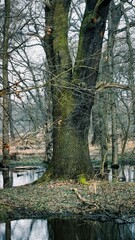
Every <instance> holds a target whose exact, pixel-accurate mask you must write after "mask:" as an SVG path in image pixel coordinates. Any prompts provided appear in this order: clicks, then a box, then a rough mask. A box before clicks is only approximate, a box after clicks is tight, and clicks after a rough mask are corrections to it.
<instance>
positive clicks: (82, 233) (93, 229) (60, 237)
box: [0, 219, 135, 240]
mask: <svg viewBox="0 0 135 240" xmlns="http://www.w3.org/2000/svg"><path fill="white" fill-rule="evenodd" d="M0 239H1V240H9V239H13V240H54V239H55V240H135V223H131V224H116V223H113V222H97V221H81V220H72V219H69V220H65V219H51V220H42V219H38V220H35V219H34V220H32V219H27V220H25V219H22V220H18V221H16V220H15V221H11V222H10V221H7V222H6V223H1V224H0Z"/></svg>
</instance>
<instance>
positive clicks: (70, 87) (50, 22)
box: [42, 0, 109, 180]
mask: <svg viewBox="0 0 135 240" xmlns="http://www.w3.org/2000/svg"><path fill="white" fill-rule="evenodd" d="M51 2H53V1H51ZM70 3H71V1H66V0H65V1H63V0H58V1H55V4H52V6H49V7H48V6H46V35H45V37H44V47H45V50H46V55H47V59H48V65H49V67H50V74H52V77H51V79H50V81H51V83H52V95H53V160H52V163H51V165H50V169H51V170H52V174H53V176H55V177H66V178H74V177H76V176H77V175H79V174H81V173H84V174H89V176H91V175H92V164H91V161H90V156H89V145H88V132H89V122H90V113H91V108H92V106H93V99H94V87H95V84H96V80H97V75H98V68H99V61H100V55H101V49H102V41H103V35H104V31H105V23H106V16H107V12H108V4H109V1H106V0H103V1H100V0H99V1H97V4H96V1H95V0H89V1H86V10H85V14H84V18H83V21H82V26H81V30H80V40H79V48H78V54H77V58H76V63H75V66H74V69H72V64H71V59H70V54H69V49H68V39H67V38H68V37H67V36H68V13H69V8H70ZM43 178H44V177H43ZM43 178H42V180H43Z"/></svg>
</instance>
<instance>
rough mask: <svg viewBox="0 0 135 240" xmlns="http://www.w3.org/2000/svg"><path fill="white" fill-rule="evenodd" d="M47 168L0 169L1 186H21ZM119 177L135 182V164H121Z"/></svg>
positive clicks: (35, 178) (118, 172)
mask: <svg viewBox="0 0 135 240" xmlns="http://www.w3.org/2000/svg"><path fill="white" fill-rule="evenodd" d="M44 171H45V169H43V168H37V169H32V170H24V171H22V170H21V171H19V170H18V171H16V170H9V171H5V170H4V171H0V188H3V187H15V186H21V185H25V184H28V183H32V182H34V181H35V180H37V179H38V178H39V177H41V176H42V175H43V173H44ZM116 171H117V172H116V174H117V178H118V179H119V180H120V181H123V180H124V181H126V182H134V181H135V166H129V165H126V166H123V167H121V166H120V169H118V170H116ZM107 178H108V180H109V181H112V179H113V173H112V170H110V172H109V174H108V177H107Z"/></svg>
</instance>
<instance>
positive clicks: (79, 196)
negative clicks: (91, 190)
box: [72, 188, 99, 209]
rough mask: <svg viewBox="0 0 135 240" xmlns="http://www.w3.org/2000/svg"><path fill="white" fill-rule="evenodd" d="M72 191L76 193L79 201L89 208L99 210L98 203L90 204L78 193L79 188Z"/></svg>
mask: <svg viewBox="0 0 135 240" xmlns="http://www.w3.org/2000/svg"><path fill="white" fill-rule="evenodd" d="M72 191H74V192H75V194H76V195H77V197H78V199H79V200H80V201H81V202H82V203H84V204H86V205H88V206H89V207H93V206H94V207H96V208H97V209H99V206H98V205H97V204H96V203H89V202H88V201H87V200H86V199H85V198H84V197H82V196H81V194H80V193H79V192H78V190H77V188H73V189H72Z"/></svg>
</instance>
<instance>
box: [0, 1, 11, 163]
mask: <svg viewBox="0 0 135 240" xmlns="http://www.w3.org/2000/svg"><path fill="white" fill-rule="evenodd" d="M9 25H10V0H5V23H4V31H3V34H4V36H3V59H2V71H3V89H4V90H5V92H6V95H5V96H3V126H2V128H3V148H2V150H3V162H5V161H6V160H8V159H9V95H8V91H9V82H8V57H9V56H8V40H9Z"/></svg>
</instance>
